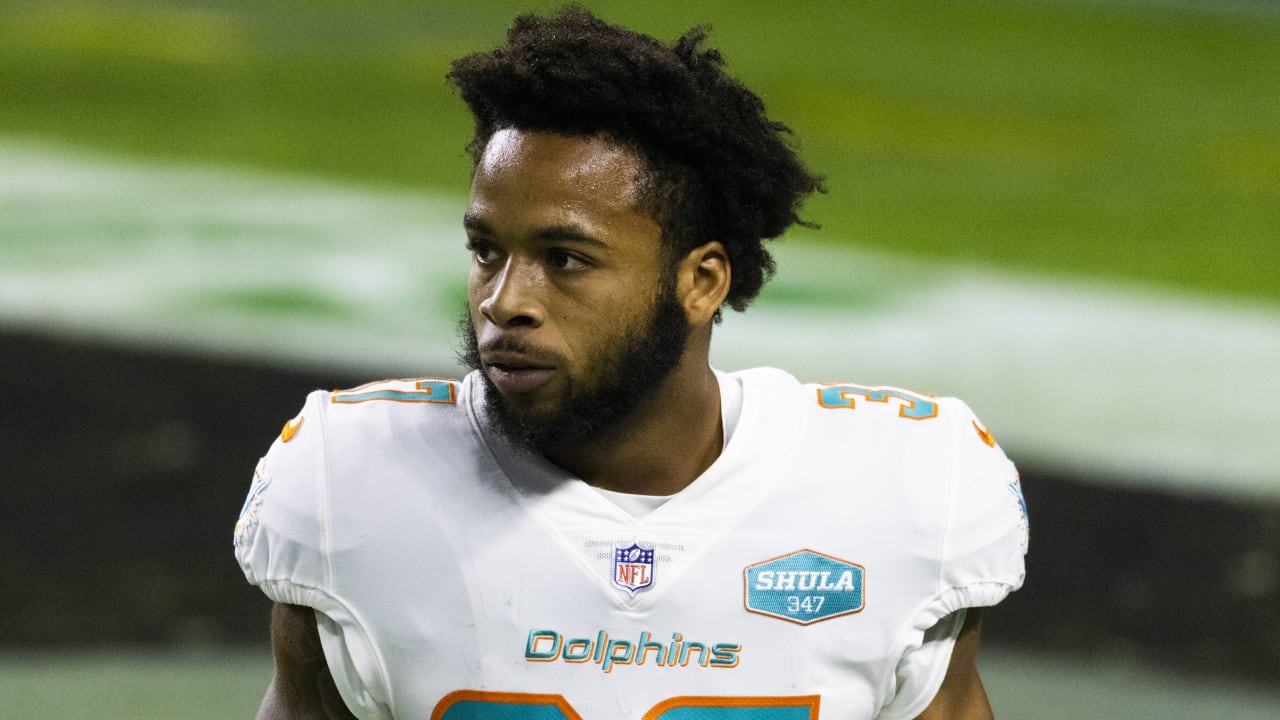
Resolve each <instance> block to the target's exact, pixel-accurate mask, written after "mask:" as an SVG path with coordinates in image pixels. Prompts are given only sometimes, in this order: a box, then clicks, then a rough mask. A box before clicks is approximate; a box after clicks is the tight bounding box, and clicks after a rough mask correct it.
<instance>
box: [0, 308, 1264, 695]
mask: <svg viewBox="0 0 1280 720" xmlns="http://www.w3.org/2000/svg"><path fill="white" fill-rule="evenodd" d="M370 379H376V378H371V377H370V376H368V375H362V376H359V377H357V376H355V375H353V374H352V373H351V372H349V371H336V370H335V371H332V372H329V371H323V370H290V369H286V368H283V367H279V366H272V365H264V364H260V363H249V362H242V361H236V360H230V359H212V358H208V357H201V356H198V355H196V354H182V353H172V352H158V351H147V350H143V349H138V348H137V347H124V346H117V345H110V344H100V343H94V342H88V341H84V340H75V341H71V340H65V339H59V338H56V337H50V336H44V335H40V334H26V333H9V334H5V335H0V387H4V388H5V395H4V398H3V402H0V487H2V489H3V494H2V497H3V498H4V501H3V502H4V513H3V517H4V522H3V523H0V547H3V548H4V552H3V553H0V588H3V589H4V592H0V650H3V649H29V648H34V647H40V648H44V649H48V648H50V647H67V648H70V647H89V646H94V647H101V646H103V645H115V646H131V645H140V644H146V645H168V646H174V645H177V646H190V645H197V646H201V645H228V644H231V645H261V646H264V647H265V644H266V638H267V619H268V618H267V615H268V609H269V603H268V601H267V600H266V598H265V597H263V596H262V595H261V594H260V593H259V592H258V591H257V590H256V589H255V588H252V587H250V586H249V585H247V584H246V583H245V581H244V579H243V577H242V576H241V574H240V570H239V568H238V567H237V565H236V562H235V559H234V557H233V553H232V546H231V534H232V527H233V525H234V522H235V518H236V515H237V512H238V510H239V508H240V505H241V503H242V501H243V498H244V495H245V493H246V491H247V489H248V487H249V483H250V478H251V474H252V471H253V466H254V463H255V462H256V460H257V458H258V457H259V456H260V455H262V453H264V452H265V451H266V448H267V446H268V445H269V444H270V442H271V440H272V438H273V437H274V436H275V434H276V433H277V432H278V431H279V429H280V426H281V425H282V424H283V422H284V421H285V420H287V419H288V418H290V417H292V416H293V415H294V414H295V413H296V412H297V410H298V409H299V408H300V407H301V405H302V402H303V400H304V397H305V395H306V393H307V392H309V391H311V390H313V389H316V388H335V387H349V386H353V385H356V384H359V383H362V382H365V381H367V380H370ZM1014 460H1015V461H1017V460H1018V458H1017V456H1016V453H1015V454H1014ZM1019 465H1020V469H1021V471H1022V480H1023V487H1024V489H1025V493H1026V497H1027V501H1028V503H1029V505H1030V508H1031V517H1032V536H1031V552H1030V555H1029V557H1028V581H1027V584H1026V586H1025V587H1024V588H1023V589H1022V590H1021V591H1020V592H1018V593H1016V594H1014V595H1013V596H1012V597H1011V598H1010V599H1009V600H1007V601H1006V602H1005V603H1003V604H1001V605H1000V607H999V608H998V610H995V611H992V612H990V613H988V615H987V618H986V621H985V630H984V633H985V635H986V638H987V639H986V643H987V644H988V645H989V646H1004V647H1011V648H1018V649H1027V650H1039V651H1044V650H1050V651H1056V652H1061V653H1068V654H1079V655H1081V656H1085V657H1088V656H1096V655H1097V654H1099V653H1105V654H1107V655H1109V656H1121V657H1133V658H1137V659H1142V660H1144V661H1148V662H1152V663H1157V664H1162V665H1165V666H1167V667H1169V668H1170V669H1176V670H1179V671H1184V672H1191V673H1195V674H1197V675H1218V676H1232V677H1240V678H1251V679H1257V680H1263V681H1268V682H1280V506H1277V505H1274V504H1270V505H1268V504H1258V503H1246V502H1243V501H1232V500H1228V499H1223V498H1218V497H1209V496H1205V497H1191V496H1180V495H1170V494H1162V493H1158V492H1152V491H1136V490H1132V489H1124V487H1125V486H1124V485H1122V484H1120V483H1115V482H1108V479H1107V478H1097V477H1092V478H1082V477H1078V476H1075V475H1073V474H1072V473H1070V472H1069V471H1066V470H1064V469H1061V468H1046V467H1036V466H1034V465H1030V466H1028V465H1026V464H1024V463H1020V464H1019ZM1129 486H1130V487H1131V486H1132V484H1129Z"/></svg>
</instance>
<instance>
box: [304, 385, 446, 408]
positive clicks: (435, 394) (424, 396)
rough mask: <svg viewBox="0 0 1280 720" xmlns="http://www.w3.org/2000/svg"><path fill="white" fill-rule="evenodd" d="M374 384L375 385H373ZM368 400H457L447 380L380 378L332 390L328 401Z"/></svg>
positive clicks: (346, 402) (429, 401) (437, 401)
mask: <svg viewBox="0 0 1280 720" xmlns="http://www.w3.org/2000/svg"><path fill="white" fill-rule="evenodd" d="M375 386H376V387H375ZM370 400H393V401H395V402H409V403H441V404H445V405H453V404H455V403H457V402H458V398H457V396H456V395H455V394H454V392H453V383H451V382H449V381H448V380H434V379H427V380H382V381H379V382H376V383H369V384H368V385H361V386H360V387H358V388H355V389H354V390H334V391H333V394H332V395H330V396H329V402H331V403H335V404H343V405H348V404H352V403H362V402H369V401H370Z"/></svg>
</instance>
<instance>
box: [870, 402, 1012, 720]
mask: <svg viewBox="0 0 1280 720" xmlns="http://www.w3.org/2000/svg"><path fill="white" fill-rule="evenodd" d="M947 406H948V409H949V410H950V411H951V412H950V413H949V414H952V415H953V417H954V420H953V423H954V424H953V426H952V432H951V438H950V441H951V452H952V458H953V462H952V472H951V473H950V474H949V477H948V481H947V483H946V484H945V486H943V487H942V488H940V492H943V493H945V494H946V496H947V498H946V505H945V506H946V509H947V510H946V514H945V516H944V522H945V526H944V527H943V529H942V536H941V537H942V544H941V550H940V557H939V562H938V584H937V588H938V590H937V593H936V594H935V596H934V597H933V598H932V599H931V601H930V602H928V603H926V604H925V605H924V607H923V608H922V609H921V611H920V612H919V613H918V614H917V615H916V617H915V620H914V621H913V623H912V626H911V627H910V628H908V629H907V636H908V639H907V642H906V650H905V652H904V653H903V655H902V658H901V660H900V661H899V663H898V665H897V668H896V671H895V678H894V680H895V685H896V687H897V692H896V693H895V695H894V698H893V700H892V701H890V703H888V704H887V705H886V706H885V707H884V708H883V709H882V710H881V712H880V713H879V714H878V715H877V716H876V717H877V719H878V720H899V719H904V720H905V719H908V718H914V717H916V716H917V715H919V714H920V713H921V712H923V711H924V710H925V708H926V707H928V705H929V703H930V702H931V701H932V699H933V697H934V695H936V694H937V692H938V688H939V687H941V685H942V681H943V679H944V678H945V676H946V672H947V666H948V665H949V664H950V662H951V651H952V649H953V648H954V647H955V642H956V638H957V637H958V636H959V634H960V629H961V627H962V626H963V624H964V618H965V615H966V612H965V611H966V610H967V609H970V608H980V607H988V606H991V605H995V604H997V603H999V602H1000V601H1001V600H1003V599H1004V598H1005V597H1007V596H1008V595H1009V593H1011V592H1013V591H1015V590H1017V589H1018V588H1019V587H1021V586H1022V582H1023V579H1024V577H1025V574H1026V571H1025V565H1024V556H1025V555H1026V552H1027V544H1028V537H1029V526H1028V520H1027V509H1026V502H1025V500H1024V499H1023V496H1022V486H1021V483H1020V482H1019V478H1018V473H1017V470H1016V469H1015V468H1014V466H1013V463H1012V462H1010V461H1009V459H1008V458H1007V457H1006V456H1005V454H1004V451H1002V450H1001V449H1000V446H999V445H998V444H997V443H996V442H995V438H994V437H993V436H992V434H991V432H990V431H989V430H987V428H986V427H985V426H984V425H983V424H982V423H981V422H980V421H979V420H978V419H977V417H976V416H974V414H973V411H972V410H970V409H969V408H968V406H966V405H965V404H964V403H962V402H960V401H959V400H955V399H949V400H948V401H947Z"/></svg>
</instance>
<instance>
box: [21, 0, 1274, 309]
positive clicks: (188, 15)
mask: <svg viewBox="0 0 1280 720" xmlns="http://www.w3.org/2000/svg"><path fill="white" fill-rule="evenodd" d="M587 4H588V5H590V6H593V7H597V8H600V9H601V12H602V14H603V15H604V16H605V17H607V18H609V19H612V20H616V21H620V22H624V23H627V24H631V25H634V26H636V27H639V28H640V29H643V30H646V31H649V32H652V33H654V34H657V35H659V36H663V37H670V36H673V35H674V34H675V33H677V32H678V31H679V30H680V29H681V28H683V27H686V26H688V25H691V24H694V23H698V22H704V21H711V22H712V23H713V24H714V26H715V28H716V31H715V35H714V38H715V40H716V42H717V43H718V44H719V46H720V47H721V48H722V49H723V50H724V52H725V54H726V55H727V57H728V58H729V60H730V63H731V66H732V67H733V69H734V70H735V71H736V72H737V73H739V74H740V75H741V76H742V77H743V78H744V79H745V80H746V81H747V82H748V83H749V84H751V85H752V86H753V87H755V88H757V89H758V90H759V91H761V93H762V94H763V95H764V96H765V98H766V101H767V103H768V105H769V107H770V108H771V110H772V112H773V113H774V115H775V116H777V117H778V118H779V119H782V120H784V121H786V122H789V123H790V124H791V125H793V126H794V127H795V129H796V130H797V133H798V136H799V137H800V139H801V141H802V149H803V152H804V153H805V155H806V157H807V158H809V160H810V161H811V164H812V165H814V166H815V167H816V168H817V169H819V170H820V171H822V172H824V173H825V174H826V175H827V176H828V179H829V185H830V188H831V193H830V195H829V196H827V197H824V198H820V199H818V200H816V201H815V202H813V203H812V204H811V207H810V215H811V216H812V217H813V219H815V220H818V221H819V222H822V223H823V224H824V225H825V229H824V230H823V231H821V232H819V233H810V232H807V231H800V232H798V233H797V237H802V238H813V239H815V240H827V241H832V242H837V241H838V242H853V243H858V244H862V245H867V246H874V247H879V248H886V249H892V250H896V251H904V252H909V253H914V254H919V255H923V256H929V257H946V258H956V257H960V258H964V259H966V260H969V261H975V262H986V263H991V264H994V265H1001V266H1013V267H1018V268H1027V269H1032V270H1038V271H1042V272H1049V273H1055V274H1056V273H1061V274H1069V275H1084V276H1095V275H1097V276H1103V277H1108V278H1124V279H1133V280H1138V281H1142V282H1149V283H1155V284H1163V285H1170V286H1175V287H1187V288H1194V289H1199V290H1205V291H1210V292H1217V293H1223V294H1229V295H1238V296H1245V297H1254V298H1261V299H1265V300H1268V301H1277V300H1280V282H1277V276H1278V275H1280V240H1277V238H1280V103H1277V102H1276V98H1277V97H1280V10H1278V9H1277V8H1276V6H1275V5H1274V4H1266V3H1257V4H1250V3H1231V4H1230V8H1229V10H1231V11H1220V12H1210V11H1202V10H1195V9H1187V7H1188V6H1191V5H1194V3H1179V4H1178V5H1179V6H1180V7H1177V8H1163V9H1162V8H1160V7H1159V6H1158V4H1157V3H1141V2H1138V3H1133V5H1134V7H1130V8H1126V7H1123V5H1124V3H1116V4H1110V5H1108V4H1106V3H1102V4H1095V3H1061V2H1054V3H1044V2H1031V1H1026V0H1023V1H1016V2H1015V1H1012V0H1010V1H1008V2H994V1H988V2H966V3H954V2H922V1H919V0H916V1H911V2H899V1H896V0H879V1H875V2H834V1H832V2H810V3H804V4H802V5H793V4H780V3H770V2H765V1H764V0H747V1H745V2H732V3H730V2H727V1H723V2H706V3H690V2H687V0H656V1H654V2H648V3H612V4H611V3H603V2H588V3H587ZM548 5H549V3H546V2H534V3H530V2H508V1H506V0H503V1H500V2H492V1H490V2H485V3H462V2H413V3H410V2H394V1H392V0H377V1H376V2H366V3H340V2H309V1H304V0H282V1H277V2H272V3H257V2H248V1H247V0H240V1H236V0H221V1H218V0H182V1H177V2H169V3H164V4H156V3H150V2H113V3H107V2H93V1H92V0H77V1H74V2H68V1H64V0H39V1H38V2H35V1H33V0H16V1H15V0H9V2H7V3H6V4H5V9H4V10H3V11H2V12H0V39H2V40H3V41H2V42H0V133H7V134H15V135H22V136H31V137H39V138H52V139H59V140H65V141H69V142H73V143H77V144H82V145H85V146H91V147H95V148H103V149H107V150H112V151H118V152H121V153H125V154H136V155H144V156H151V157H157V156H158V157H173V158H180V159H195V160H199V161H202V162H206V161H212V162H215V163H225V164H231V165H241V166H243V165H249V166H260V167H266V168H273V169H281V170H286V171H290V172H301V173H307V174H318V175H325V176H333V177H340V178H345V179H352V180H357V181H360V182H373V183H386V184H393V185H401V186H410V187H429V188H433V189H448V190H450V191H454V192H458V193H461V192H463V190H464V188H465V183H466V176H467V165H466V161H465V158H464V156H463V154H462V152H461V146H462V144H463V142H464V140H465V136H466V134H467V132H468V129H469V120H468V119H467V117H466V115H465V113H464V111H463V109H462V107H461V103H460V101H458V100H457V99H456V98H455V97H453V96H452V95H451V93H450V92H449V91H448V90H447V88H446V87H445V86H444V84H443V81H442V76H443V74H444V72H445V69H446V67H447V62H448V59H449V58H452V57H455V56H457V55H459V54H461V53H463V52H466V51H468V50H471V49H477V48H483V47H487V46H491V45H493V44H494V43H496V42H497V41H498V40H499V39H500V37H501V34H502V31H503V29H504V27H505V24H506V22H507V21H508V19H509V18H510V16H511V15H512V14H513V12H514V11H515V9H516V8H523V7H530V6H533V7H546V6H548ZM1200 5H1201V6H1202V7H1204V8H1213V7H1214V6H1215V3H1213V2H1211V1H1209V0H1206V1H1205V2H1203V3H1201V4H1200ZM1240 8H1245V10H1240ZM1249 8H1255V9H1256V11H1253V12H1250V11H1248V9H1249ZM1268 8H1269V9H1268Z"/></svg>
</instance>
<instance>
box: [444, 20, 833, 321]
mask: <svg viewBox="0 0 1280 720" xmlns="http://www.w3.org/2000/svg"><path fill="white" fill-rule="evenodd" d="M707 34H708V28H706V27H696V28H693V29H691V30H689V31H688V32H686V33H685V34H684V35H683V36H681V37H680V38H679V39H677V40H676V41H675V42H674V43H673V44H671V45H670V46H668V45H666V44H664V43H662V42H659V41H658V40H655V39H654V38H652V37H649V36H647V35H642V34H640V33H637V32H634V31H631V30H628V29H626V28H622V27H618V26H616V25H611V24H609V23H606V22H604V21H603V20H601V19H599V18H597V17H596V16H595V15H593V14H591V12H589V11H587V10H585V9H583V8H581V7H578V6H574V5H570V6H568V7H565V8H563V9H561V10H559V11H558V12H556V13H555V14H554V15H551V16H550V17H545V18H544V17H539V16H537V15H521V16H519V17H517V18H516V19H515V21H514V23H513V24H512V26H511V28H510V29H509V30H508V32H507V44H506V45H505V46H501V47H499V48H497V49H496V50H492V51H490V52H480V53H475V54H472V55H467V56H466V57H462V58H459V59H457V60H455V61H454V62H453V64H452V67H451V69H450V72H449V73H448V75H447V76H446V77H447V78H448V80H449V81H450V82H452V83H453V84H454V85H456V86H457V87H458V89H459V90H460V92H461V94H462V99H463V100H464V101H465V102H466V103H467V105H468V107H470V109H471V112H472V114H473V115H474V116H475V126H476V127H475V136H474V137H473V138H472V140H471V142H470V144H469V145H468V146H467V149H468V151H469V152H470V153H471V157H472V161H473V163H474V162H479V159H480V155H481V153H482V152H483V151H484V147H485V145H486V144H487V143H488V141H489V139H490V138H491V137H492V136H493V133H494V132H496V131H498V130H501V129H505V128H519V129H522V130H531V131H546V132H554V133H558V134H562V135H568V136H573V137H576V136H597V135H599V136H603V137H607V138H608V139H610V140H611V141H613V142H617V143H619V144H621V145H623V146H624V147H627V148H628V149H630V150H632V151H633V152H635V153H636V154H637V156H638V157H640V158H641V159H642V161H643V162H644V165H645V167H646V170H645V171H644V172H642V177H641V178H639V179H638V182H639V183H640V191H641V206H642V209H643V210H644V211H645V212H648V213H649V214H650V215H651V216H652V217H653V218H654V220H655V221H656V222H657V223H658V224H659V226H660V227H661V228H662V242H663V246H664V247H663V249H664V251H665V252H666V253H668V255H667V257H668V258H669V259H675V258H679V257H682V256H683V255H684V254H685V253H687V252H689V251H690V250H692V249H693V248H695V247H697V246H699V245H701V244H703V243H705V242H708V241H710V240H719V241H720V242H721V243H723V244H724V246H725V249H726V250H727V252H728V255H729V264H730V267H731V268H732V281H731V285H730V288H729V294H728V297H727V298H726V300H725V302H726V303H727V304H728V305H729V306H730V307H732V308H733V309H735V310H745V309H746V307H747V306H748V305H750V304H751V301H752V300H754V299H755V297H756V296H757V295H758V294H759V293H760V288H761V286H763V285H764V283H765V281H766V280H768V279H769V278H770V277H771V276H772V275H773V273H774V271H775V264H774V261H773V257H772V256H771V255H770V254H769V251H768V250H766V249H765V247H764V242H763V241H764V240H766V239H772V238H776V237H778V236H779V235H782V233H783V232H785V231H786V229H787V228H788V227H790V226H791V225H792V224H799V225H803V226H806V227H816V226H815V225H813V224H812V223H808V222H805V221H803V220H801V219H800V217H799V215H798V211H799V209H800V206H801V204H802V203H803V202H804V199H805V198H806V197H807V196H808V195H809V194H810V193H813V192H815V191H818V192H825V188H824V186H823V180H822V178H821V177H820V176H818V175H814V174H812V173H810V172H809V171H808V170H807V169H806V168H805V166H804V164H803V163H802V162H801V161H800V158H799V157H798V156H797V154H796V152H795V150H794V149H793V148H792V147H791V145H790V144H789V143H788V140H789V139H790V136H791V130H790V128H788V127H787V126H786V125H784V124H782V123H780V122H776V121H772V120H770V119H768V118H767V117H766V116H765V112H764V102H763V101H762V100H761V99H760V98H759V97H758V96H757V95H755V94H754V93H753V92H751V91H750V90H748V89H747V88H746V87H745V86H744V85H743V84H742V83H740V82H738V81H737V80H735V79H734V78H732V77H730V76H729V75H728V74H727V73H726V72H725V70H724V60H723V59H722V58H721V56H720V53H719V51H717V50H715V49H714V48H705V49H704V48H703V43H704V42H705V40H706V38H707ZM717 317H718V316H717Z"/></svg>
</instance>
